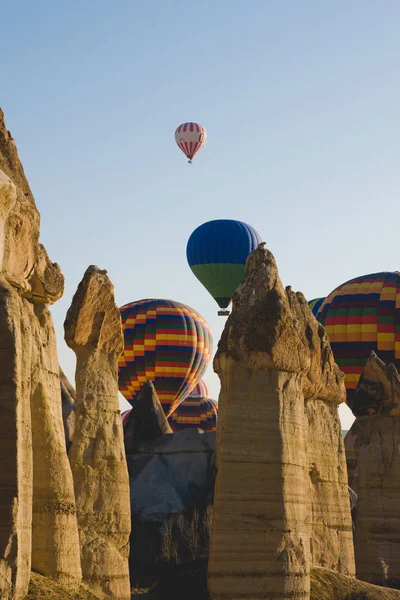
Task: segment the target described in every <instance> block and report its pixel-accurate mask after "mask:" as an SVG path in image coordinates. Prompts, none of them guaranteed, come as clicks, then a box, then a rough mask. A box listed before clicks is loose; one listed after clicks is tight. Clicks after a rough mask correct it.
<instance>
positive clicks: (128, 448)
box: [124, 381, 172, 454]
mask: <svg viewBox="0 0 400 600" xmlns="http://www.w3.org/2000/svg"><path fill="white" fill-rule="evenodd" d="M164 433H172V429H171V427H170V425H169V423H168V420H167V417H166V416H165V413H164V411H163V408H162V406H161V403H160V401H159V399H158V396H157V392H156V390H155V388H154V385H153V384H152V382H151V381H146V382H145V383H144V385H143V387H142V389H141V390H140V393H139V395H138V398H137V401H136V403H135V406H134V407H133V409H132V410H131V412H130V414H129V416H128V419H127V420H126V423H125V426H124V440H125V452H126V453H127V454H134V453H135V452H136V451H137V449H138V448H139V446H140V445H141V444H142V443H143V442H151V441H155V440H156V439H157V438H159V437H160V436H161V435H164Z"/></svg>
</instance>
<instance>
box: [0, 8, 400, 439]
mask: <svg viewBox="0 0 400 600" xmlns="http://www.w3.org/2000/svg"><path fill="white" fill-rule="evenodd" d="M1 11H2V24H3V26H2V34H1V36H0V54H1V57H2V61H1V67H2V68H1V94H0V105H1V106H2V108H3V109H4V111H5V116H6V121H7V125H8V128H9V129H10V130H11V132H12V134H13V136H14V138H15V139H16V142H17V145H18V149H19V152H20V157H21V160H22V162H23V164H24V167H25V172H26V174H27V177H28V179H29V182H30V184H31V187H32V190H33V193H34V195H35V198H36V201H37V205H38V208H39V210H40V212H41V215H42V228H41V241H42V242H43V243H44V245H45V246H46V248H47V250H48V252H49V255H50V257H51V259H52V260H53V261H54V262H58V263H59V264H60V266H61V268H62V271H63V273H64V275H65V278H66V286H65V294H64V297H63V298H62V299H61V300H60V301H59V302H58V303H57V304H56V305H55V306H54V307H53V309H52V310H53V315H54V321H55V326H56V330H57V335H58V345H59V358H60V363H61V365H62V367H63V368H64V370H65V371H66V373H67V375H68V376H69V377H70V378H71V380H73V374H74V355H73V353H72V352H71V351H70V350H69V349H68V348H67V347H66V345H65V343H64V341H63V321H64V318H65V314H66V311H67V309H68V307H69V305H70V302H71V299H72V295H73V293H74V292H75V290H76V287H77V285H78V283H79V281H80V279H81V278H82V276H83V273H84V271H85V270H86V268H87V266H88V265H90V264H97V265H98V266H99V267H100V268H105V269H107V270H108V272H109V275H110V277H111V280H112V281H113V283H114V285H115V294H116V299H117V303H118V304H119V305H122V304H125V303H127V302H130V301H134V300H139V299H141V298H146V297H164V298H172V299H174V300H177V301H180V302H184V303H186V304H188V305H189V306H192V307H193V308H195V309H197V310H198V311H199V312H200V313H201V314H202V315H203V316H204V317H205V318H206V319H207V321H208V322H209V324H210V326H211V328H212V330H213V333H214V339H215V342H217V340H218V339H219V336H220V333H221V331H222V327H223V325H224V322H225V321H224V319H222V318H220V317H217V314H216V313H217V305H216V304H215V303H214V301H213V299H212V298H211V296H209V295H208V293H207V291H206V290H205V289H204V288H203V287H202V286H201V284H200V283H199V282H198V281H197V279H196V278H195V277H194V275H193V274H192V272H191V271H190V269H189V267H188V265H187V263H186V255H185V248H186V242H187V239H188V237H189V235H190V233H191V232H192V231H193V230H194V229H195V228H196V227H197V226H198V225H200V224H201V223H203V222H204V221H207V220H210V219H214V218H234V219H240V220H243V221H245V222H247V223H249V224H251V225H253V226H254V227H255V228H256V229H257V230H258V231H259V233H260V234H261V236H262V238H263V239H264V240H265V241H266V243H267V245H268V247H269V248H270V250H271V251H272V252H273V253H274V255H275V257H276V259H277V262H278V267H279V270H280V274H281V278H282V280H283V283H284V284H285V285H291V286H292V287H293V289H294V290H301V291H302V292H303V293H304V294H305V296H306V297H307V298H308V299H311V298H313V297H316V296H325V295H326V294H328V293H329V292H330V291H331V290H332V289H333V288H335V287H336V286H337V285H338V284H340V283H342V282H344V281H346V280H347V279H349V278H351V277H355V276H357V275H362V274H364V273H371V272H375V271H382V270H396V269H399V255H398V248H397V244H398V225H397V217H398V213H399V209H398V195H399V193H398V189H399V183H400V181H399V180H400V169H399V159H400V152H399V139H400V125H399V119H398V111H399V106H400V79H399V56H400V36H399V35H398V32H399V26H400V2H398V0H381V1H379V2H377V1H376V0H346V1H344V0H335V2H331V3H328V2H321V1H320V0H302V1H301V2H299V1H297V0H270V1H269V0H248V2H243V1H240V2H239V1H238V0H218V1H216V0H202V1H201V0H199V1H197V2H187V1H186V2H183V1H182V0H169V1H168V2H160V1H159V2H154V1H149V0H146V1H145V0H140V1H139V0H117V1H113V2H111V1H105V0H85V1H83V2H82V1H81V0H79V1H77V0H71V1H70V2H54V0H51V1H50V0H42V1H41V0H38V1H37V2H32V1H31V0H25V1H21V0H13V1H11V0H6V1H5V2H4V3H3V4H2V9H1ZM189 120H193V121H196V122H199V123H201V124H202V125H204V126H205V127H206V129H207V132H208V142H207V145H206V147H205V148H204V149H203V150H202V151H201V152H200V153H199V155H198V157H197V158H196V159H195V162H194V164H193V165H188V164H187V162H186V160H185V157H184V156H183V154H182V153H181V152H180V151H179V149H178V148H177V147H176V146H175V142H174V131H175V128H176V127H177V125H179V124H180V123H182V122H185V121H189ZM215 346H216V343H215ZM205 380H206V381H207V383H208V384H209V385H210V387H211V390H212V393H213V395H214V396H215V397H216V396H217V395H218V389H219V382H218V378H217V376H216V375H215V374H214V373H213V371H212V365H210V367H209V369H208V371H207V374H206V376H205ZM121 406H125V405H124V404H123V403H121ZM344 413H345V411H342V417H343V418H342V422H343V426H344V428H347V427H348V425H349V423H350V422H351V418H350V416H349V414H348V413H347V414H344ZM343 414H344V416H343Z"/></svg>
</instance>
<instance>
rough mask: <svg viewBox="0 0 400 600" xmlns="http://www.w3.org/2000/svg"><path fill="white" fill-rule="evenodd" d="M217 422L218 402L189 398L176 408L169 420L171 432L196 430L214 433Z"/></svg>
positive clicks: (200, 397)
mask: <svg viewBox="0 0 400 600" xmlns="http://www.w3.org/2000/svg"><path fill="white" fill-rule="evenodd" d="M217 422H218V402H216V401H215V400H212V399H211V398H208V397H202V396H197V395H196V396H192V394H190V396H189V397H188V398H185V400H184V401H183V402H182V404H180V405H179V406H178V408H177V409H176V410H175V411H174V412H173V413H172V415H171V416H170V418H169V424H170V426H171V429H172V431H174V432H176V431H182V429H189V428H197V427H200V429H203V431H215V430H216V429H217Z"/></svg>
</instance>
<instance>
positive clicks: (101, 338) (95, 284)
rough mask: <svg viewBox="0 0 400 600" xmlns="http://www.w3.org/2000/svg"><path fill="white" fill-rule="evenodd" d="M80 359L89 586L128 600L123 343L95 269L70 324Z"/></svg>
mask: <svg viewBox="0 0 400 600" xmlns="http://www.w3.org/2000/svg"><path fill="white" fill-rule="evenodd" d="M64 328H65V340H66V342H67V344H68V345H69V346H70V348H72V349H73V350H74V352H75V353H76V357H77V366H76V404H77V411H76V423H75V433H74V440H73V444H72V445H71V449H70V454H69V456H70V461H71V466H72V472H73V475H74V484H75V497H76V504H77V515H78V523H79V535H80V541H81V552H82V571H83V578H84V581H86V583H87V584H88V585H89V586H90V588H91V589H92V590H93V592H94V593H97V594H98V595H102V597H106V598H110V597H111V598H113V599H115V600H130V585H129V570H128V556H129V534H130V526H131V523H130V503H129V479H128V471H127V466H126V460H125V451H124V443H123V431H122V422H121V415H120V411H119V406H118V366H117V363H118V357H119V355H120V354H121V352H122V347H123V336H122V327H121V318H120V313H119V310H118V308H117V306H116V305H115V301H114V290H113V286H112V284H111V282H110V280H109V278H108V277H107V274H106V271H100V269H98V268H97V267H94V266H91V267H89V268H88V269H87V271H86V273H85V276H84V278H83V280H82V281H81V283H80V284H79V286H78V290H77V292H76V293H75V296H74V298H73V301H72V305H71V307H70V309H69V311H68V314H67V317H66V320H65V323H64Z"/></svg>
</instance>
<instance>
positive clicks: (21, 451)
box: [0, 111, 81, 600]
mask: <svg viewBox="0 0 400 600" xmlns="http://www.w3.org/2000/svg"><path fill="white" fill-rule="evenodd" d="M39 222H40V217H39V213H38V211H37V208H36V205H35V201H34V199H33V196H32V192H31V190H30V188H29V185H28V182H27V180H26V178H25V175H24V171H23V168H22V165H21V163H20V161H19V158H18V154H17V150H16V146H15V143H14V140H13V139H12V137H11V134H10V133H9V132H8V131H7V129H6V127H5V124H4V119H3V113H2V112H1V111H0V307H1V311H0V330H1V334H0V339H1V342H0V349H1V362H0V408H1V419H0V453H1V456H3V457H6V458H7V460H4V461H3V467H2V470H1V475H0V487H1V491H2V493H1V496H0V513H1V519H0V590H1V592H0V598H1V599H2V600H11V599H13V600H17V599H18V598H21V597H23V596H24V595H25V594H26V592H27V588H28V583H29V577H30V567H31V561H32V567H33V568H34V569H36V570H38V571H39V572H41V573H43V574H44V575H48V576H51V577H53V578H56V579H58V580H60V582H62V583H63V584H64V585H67V586H69V587H70V588H74V587H77V585H78V584H79V581H80V577H81V571H80V562H79V540H78V531H77V521H76V515H75V504H74V493H73V483H72V476H71V471H70V467H69V463H68V459H67V455H66V452H65V445H64V433H63V425H62V417H61V394H60V386H59V379H58V364H57V348H56V343H55V337H54V330H53V325H52V320H51V315H50V313H49V310H48V308H47V306H48V304H50V303H52V302H55V301H56V300H57V299H59V298H60V297H61V295H62V293H63V286H64V279H63V276H62V274H61V271H60V268H59V267H58V265H57V264H53V263H51V262H50V260H49V258H48V256H47V253H46V251H45V249H44V248H43V246H42V245H41V244H39V242H38V239H39Z"/></svg>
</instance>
